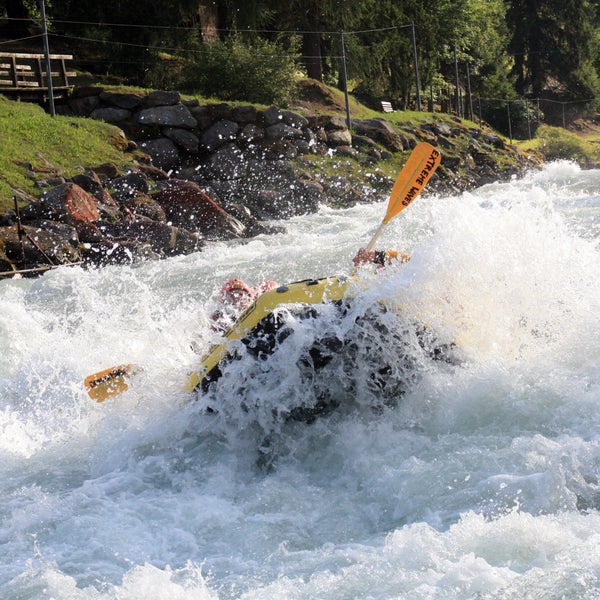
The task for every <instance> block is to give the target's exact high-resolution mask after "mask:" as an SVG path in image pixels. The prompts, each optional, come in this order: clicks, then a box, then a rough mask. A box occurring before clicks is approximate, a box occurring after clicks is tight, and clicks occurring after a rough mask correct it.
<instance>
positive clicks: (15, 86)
mask: <svg viewBox="0 0 600 600" xmlns="http://www.w3.org/2000/svg"><path fill="white" fill-rule="evenodd" d="M69 60H73V56H72V55H71V54H50V73H51V76H52V92H53V97H54V99H55V100H61V99H65V98H67V96H68V95H69V91H70V90H71V88H72V87H73V86H72V85H70V84H69V77H75V76H76V75H77V74H76V73H75V72H73V71H68V70H67V65H66V62H67V61H69ZM0 94H5V95H6V96H9V97H10V98H16V99H19V100H32V101H38V102H47V101H48V99H49V96H48V80H47V75H46V59H45V56H44V55H43V54H26V53H21V52H0Z"/></svg>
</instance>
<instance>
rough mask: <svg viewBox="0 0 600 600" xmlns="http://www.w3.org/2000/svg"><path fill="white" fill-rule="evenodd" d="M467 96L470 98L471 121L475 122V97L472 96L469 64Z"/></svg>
mask: <svg viewBox="0 0 600 600" xmlns="http://www.w3.org/2000/svg"><path fill="white" fill-rule="evenodd" d="M467 94H468V97H469V119H471V121H474V120H475V116H474V114H473V96H472V94H471V71H470V68H469V63H468V62H467Z"/></svg>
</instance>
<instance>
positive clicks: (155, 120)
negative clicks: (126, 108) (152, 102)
mask: <svg viewBox="0 0 600 600" xmlns="http://www.w3.org/2000/svg"><path fill="white" fill-rule="evenodd" d="M135 120H136V122H137V123H140V124H141V125H168V126H170V127H184V128H188V129H192V128H194V127H196V125H197V122H196V119H194V117H192V114H191V113H190V111H189V109H188V108H187V106H184V105H183V104H176V105H175V106H157V107H154V108H144V109H142V110H140V111H139V112H138V113H137V114H136V115H135Z"/></svg>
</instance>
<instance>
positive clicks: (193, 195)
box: [153, 179, 246, 238]
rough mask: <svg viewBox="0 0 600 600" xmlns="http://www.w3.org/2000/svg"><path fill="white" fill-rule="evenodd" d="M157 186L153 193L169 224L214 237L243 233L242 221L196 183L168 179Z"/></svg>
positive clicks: (240, 235) (244, 230) (244, 229)
mask: <svg viewBox="0 0 600 600" xmlns="http://www.w3.org/2000/svg"><path fill="white" fill-rule="evenodd" d="M158 188H159V191H158V192H156V193H155V194H154V195H153V197H154V199H155V200H156V201H157V202H158V203H159V204H160V205H161V206H162V207H163V209H164V211H165V214H166V216H167V219H168V220H169V221H170V222H171V223H172V224H173V225H175V226H177V227H183V228H185V229H189V230H191V231H199V232H201V233H202V234H204V235H208V236H212V237H217V238H232V237H243V236H244V235H245V234H246V228H245V227H244V225H243V224H242V223H240V221H239V220H238V219H236V218H235V217H233V216H232V215H230V214H229V213H227V211H225V210H224V209H223V208H222V207H221V206H219V205H218V204H217V203H216V202H215V201H214V200H212V198H210V197H209V196H208V195H207V194H205V193H204V192H203V191H202V190H201V189H200V186H199V185H198V184H196V183H193V182H191V181H183V180H180V179H171V180H169V181H162V182H159V184H158Z"/></svg>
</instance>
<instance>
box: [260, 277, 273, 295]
mask: <svg viewBox="0 0 600 600" xmlns="http://www.w3.org/2000/svg"><path fill="white" fill-rule="evenodd" d="M276 287H277V282H276V281H273V280H272V279H270V280H269V281H261V282H260V283H259V284H258V285H257V286H256V292H257V293H258V294H264V293H265V292H268V291H269V290H272V289H273V288H276Z"/></svg>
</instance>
